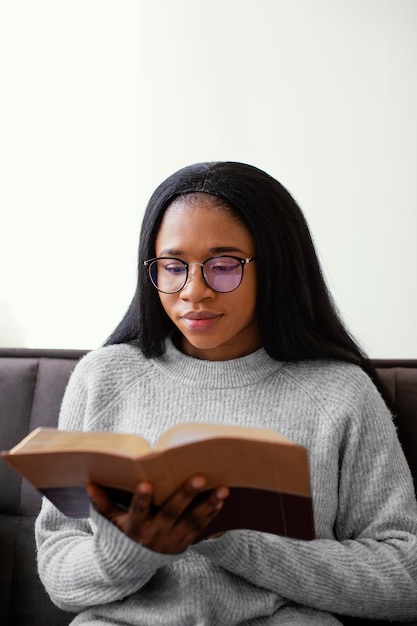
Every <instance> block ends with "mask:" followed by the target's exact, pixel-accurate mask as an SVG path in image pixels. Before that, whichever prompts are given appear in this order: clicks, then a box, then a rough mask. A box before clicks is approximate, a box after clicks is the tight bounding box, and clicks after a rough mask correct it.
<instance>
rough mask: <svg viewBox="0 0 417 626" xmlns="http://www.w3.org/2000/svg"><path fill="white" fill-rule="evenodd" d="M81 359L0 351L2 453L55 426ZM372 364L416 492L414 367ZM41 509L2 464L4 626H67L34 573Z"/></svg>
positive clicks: (63, 353) (67, 353)
mask: <svg viewBox="0 0 417 626" xmlns="http://www.w3.org/2000/svg"><path fill="white" fill-rule="evenodd" d="M83 354H84V352H83V351H76V350H30V349H6V348H4V349H0V448H1V449H2V450H7V449H9V448H11V447H13V446H14V445H15V444H16V443H17V442H18V441H20V440H21V439H22V438H23V437H24V436H25V435H26V434H27V433H28V432H30V431H32V430H33V429H34V428H36V427H37V426H56V423H57V418H58V412H59V406H60V403H61V399H62V395H63V393H64V389H65V386H66V384H67V381H68V378H69V375H70V373H71V371H72V370H73V368H74V366H75V364H76V362H77V361H78V359H79V358H80V357H81V356H82V355H83ZM374 364H375V365H376V366H377V368H378V374H379V376H380V379H381V380H382V381H383V383H384V385H385V388H386V390H387V392H388V393H389V395H390V396H391V398H392V401H393V404H394V406H395V412H396V414H397V417H396V419H397V423H398V433H399V436H400V439H401V441H402V443H403V446H404V450H405V453H406V455H407V458H408V461H409V463H410V467H411V470H412V472H413V475H414V478H415V481H416V484H417V360H415V361H374ZM39 505H40V497H39V495H38V493H37V492H36V491H35V490H34V489H33V488H32V487H31V486H30V485H29V484H28V483H27V482H26V481H24V480H21V479H20V477H19V476H18V475H17V474H15V473H14V472H13V471H12V470H11V469H9V467H8V466H6V464H5V463H4V462H0V624H1V625H2V626H61V625H63V624H68V623H69V622H70V621H71V619H72V616H71V615H70V614H68V613H63V612H62V611H60V610H58V609H57V608H56V607H54V606H53V605H52V603H51V602H50V600H49V599H48V597H47V595H46V593H45V591H44V589H43V587H42V585H41V583H40V581H39V579H38V576H37V573H36V559H35V546H34V537H33V524H34V520H35V517H36V515H37V513H38V510H39ZM346 623H349V624H362V625H364V624H365V623H367V622H364V621H360V620H359V621H358V620H348V621H347V622H346ZM370 624H374V626H377V624H381V625H382V624H388V623H387V622H376V621H374V622H370Z"/></svg>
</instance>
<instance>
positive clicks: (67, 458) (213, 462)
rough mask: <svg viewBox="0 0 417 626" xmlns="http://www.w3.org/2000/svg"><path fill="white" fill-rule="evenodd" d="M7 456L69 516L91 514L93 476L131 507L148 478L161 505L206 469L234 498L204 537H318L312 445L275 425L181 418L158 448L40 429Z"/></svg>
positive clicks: (210, 480) (122, 437) (125, 438)
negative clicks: (242, 532) (249, 533)
mask: <svg viewBox="0 0 417 626" xmlns="http://www.w3.org/2000/svg"><path fill="white" fill-rule="evenodd" d="M2 458H3V459H4V460H5V461H6V463H8V464H9V465H10V466H11V467H12V468H13V469H14V470H16V471H17V472H18V473H19V474H21V475H22V476H23V477H24V478H25V479H27V480H28V481H29V482H30V483H31V484H32V485H33V486H34V487H36V488H37V489H38V490H39V491H40V492H41V493H42V494H43V495H45V496H46V497H47V498H48V499H49V500H50V501H51V502H52V503H53V504H54V505H55V506H56V507H57V508H58V509H59V510H60V511H61V512H62V513H64V514H65V515H67V516H71V517H87V516H88V515H89V507H90V500H89V497H88V494H87V492H86V490H85V486H86V485H87V484H88V483H89V482H94V483H97V484H98V485H100V486H102V487H103V488H105V490H106V491H107V493H108V495H109V497H110V498H111V499H112V500H113V501H114V502H115V503H117V504H118V505H119V506H121V507H126V508H127V507H128V506H129V502H130V499H131V497H132V492H133V491H134V490H135V488H136V485H137V484H138V482H140V481H142V480H149V481H151V482H152V483H153V484H154V501H155V505H156V506H160V505H161V504H162V503H163V502H164V501H165V499H166V498H167V497H169V496H170V495H171V494H172V493H173V492H174V491H176V490H177V489H178V488H179V486H180V485H181V484H182V483H183V482H184V481H185V480H187V479H188V478H190V477H191V476H194V475H196V474H203V475H204V476H205V477H206V479H207V489H208V490H210V489H214V488H215V487H218V486H220V485H227V486H228V487H229V488H230V496H229V497H228V498H227V499H226V500H225V502H224V505H223V508H222V510H221V511H220V513H219V514H218V515H217V517H216V518H215V519H214V520H213V521H212V522H211V523H210V524H209V526H208V527H207V528H206V529H205V530H204V532H203V533H202V535H201V536H200V537H199V540H200V539H203V538H204V537H207V536H210V535H212V534H215V533H217V532H221V531H225V530H230V529H238V528H246V529H252V530H258V531H262V532H269V533H274V534H278V535H284V536H287V537H292V538H297V539H306V540H308V539H313V538H314V524H313V509H312V500H311V493H310V476H309V466H308V454H307V450H306V449H305V448H304V447H302V446H300V445H297V444H295V443H293V442H292V441H290V440H289V439H287V438H286V437H284V436H282V435H280V434H279V433H277V432H275V431H273V430H267V429H261V428H245V427H239V426H227V425H217V424H194V423H182V424H178V425H176V426H174V427H173V428H170V429H169V430H168V431H166V432H165V433H164V434H163V435H162V436H161V438H160V439H159V441H158V443H157V445H156V447H155V448H152V447H151V446H150V445H149V443H148V442H147V441H146V440H145V439H144V438H142V437H139V436H138V435H126V434H119V433H109V432H96V431H86V432H78V431H62V430H57V429H54V428H37V429H36V430H34V431H33V432H32V433H30V434H29V435H28V436H27V437H25V438H24V439H23V440H22V441H21V442H20V443H18V444H17V445H16V446H15V447H14V448H12V449H11V450H9V451H8V452H2Z"/></svg>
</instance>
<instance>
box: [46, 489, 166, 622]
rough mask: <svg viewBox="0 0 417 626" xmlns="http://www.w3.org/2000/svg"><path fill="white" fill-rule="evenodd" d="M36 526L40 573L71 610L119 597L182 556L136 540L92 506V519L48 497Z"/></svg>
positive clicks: (54, 596)
mask: <svg viewBox="0 0 417 626" xmlns="http://www.w3.org/2000/svg"><path fill="white" fill-rule="evenodd" d="M35 532H36V541H37V546H38V569H39V575H40V578H41V580H42V582H43V584H44V586H45V588H46V590H47V591H48V593H49V595H50V597H51V599H52V601H53V602H54V603H55V604H56V605H57V606H59V607H60V608H62V609H64V610H67V611H73V612H79V611H81V610H83V609H85V608H87V607H88V606H92V605H97V604H106V603H108V602H112V601H115V600H121V599H122V598H124V597H126V596H127V595H130V594H132V593H133V592H135V591H137V590H138V589H140V588H141V587H142V586H143V585H145V584H146V583H147V581H148V580H149V579H150V578H151V577H152V576H153V574H154V573H155V571H156V570H157V569H158V568H159V567H162V566H164V565H168V564H170V563H172V562H173V561H174V560H175V559H176V558H178V556H175V555H168V554H158V553H156V552H152V551H150V550H148V549H147V548H144V547H143V546H141V545H140V544H138V543H137V542H135V541H132V540H131V539H129V538H128V537H127V536H126V535H125V534H124V533H122V532H121V531H120V530H119V529H118V528H117V527H116V526H115V525H114V524H112V523H111V522H109V521H108V520H107V519H105V518H104V517H103V516H101V515H100V514H99V513H97V512H96V511H95V510H94V509H93V508H92V509H91V518H90V520H75V519H71V518H68V517H65V516H64V515H62V514H61V513H60V512H59V511H58V510H57V509H56V508H55V507H54V506H53V505H52V504H50V503H49V502H47V501H44V503H43V506H42V510H41V513H40V515H39V517H38V519H37V521H36V527H35Z"/></svg>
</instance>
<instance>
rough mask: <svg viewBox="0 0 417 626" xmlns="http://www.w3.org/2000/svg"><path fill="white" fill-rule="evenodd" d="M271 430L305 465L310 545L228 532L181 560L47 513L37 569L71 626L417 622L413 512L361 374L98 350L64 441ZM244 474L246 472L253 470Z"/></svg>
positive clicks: (95, 517)
mask: <svg viewBox="0 0 417 626" xmlns="http://www.w3.org/2000/svg"><path fill="white" fill-rule="evenodd" d="M184 421H191V422H216V423H227V424H236V425H240V426H253V427H266V428H273V429H276V430H278V431H279V432H281V433H282V434H283V435H285V436H287V437H289V438H290V439H292V440H293V441H295V442H297V443H299V444H302V445H304V446H306V447H307V448H308V450H309V462H310V469H311V481H312V484H311V487H312V494H313V502H314V519H315V528H316V534H317V539H316V540H314V541H311V542H303V541H297V540H291V539H287V538H283V537H278V536H275V535H269V534H263V533H257V532H253V531H246V530H239V531H230V532H227V533H225V534H224V535H223V536H221V537H219V538H216V539H209V540H206V541H202V542H200V543H198V544H196V545H194V546H192V547H190V548H189V549H188V550H187V551H186V552H184V553H182V554H180V555H174V556H172V555H165V554H157V553H155V552H152V551H151V550H148V549H146V548H144V547H143V546H141V545H139V544H137V543H135V542H134V541H132V540H131V539H129V538H128V537H126V536H125V535H124V534H123V533H122V532H121V531H119V530H118V529H117V528H116V527H115V526H114V525H113V524H111V523H110V522H109V521H107V520H106V519H105V518H103V517H102V516H100V515H99V514H98V513H97V512H95V511H94V510H91V517H90V519H87V520H75V519H70V518H66V517H65V516H63V515H62V514H61V513H59V512H58V511H57V510H56V509H55V507H53V506H52V505H51V504H50V503H49V502H48V501H46V500H45V501H44V503H43V506H42V510H41V513H40V515H39V518H38V520H37V523H36V539H37V545H38V565H39V573H40V576H41V579H42V581H43V583H44V585H45V587H46V589H47V591H48V593H49V594H50V596H51V598H52V600H53V601H54V602H55V603H56V604H57V605H58V606H60V607H61V608H63V609H65V610H67V611H70V612H73V613H77V614H78V615H77V617H76V618H75V619H74V621H73V622H72V624H73V625H76V624H77V625H80V624H83V625H86V624H94V625H95V626H99V625H101V624H103V625H104V624H123V625H137V626H139V625H140V626H159V625H161V626H166V625H178V626H216V625H219V626H220V625H221V626H225V625H226V626H234V625H237V624H239V625H240V626H244V625H245V624H248V625H253V626H261V625H262V626H269V625H271V624H300V625H301V624H321V625H325V624H337V623H339V621H338V619H337V618H336V617H333V616H332V614H336V615H337V614H348V615H355V616H361V617H371V618H380V619H391V620H393V619H397V620H407V619H408V620H412V619H417V558H416V557H417V505H416V501H415V496H414V491H413V485H412V479H411V476H410V472H409V470H408V467H407V464H406V461H405V458H404V455H403V452H402V450H401V448H400V444H399V442H398V438H397V436H396V432H395V428H394V426H393V422H392V419H391V416H390V414H389V411H388V410H387V408H386V406H385V404H384V403H383V401H382V399H381V397H380V395H379V393H378V392H377V390H376V389H375V387H374V385H373V384H372V382H371V381H370V380H369V378H368V377H367V375H366V374H365V373H364V372H363V371H362V370H361V369H360V368H359V367H357V366H354V365H349V364H344V363H338V362H332V361H314V362H313V361H304V362H300V363H280V362H277V361H274V360H273V359H271V358H270V357H269V356H268V355H267V354H266V353H265V351H264V350H263V349H260V350H258V351H256V352H255V353H253V354H250V355H248V356H246V357H243V358H239V359H235V360H231V361H221V362H213V361H204V360H198V359H195V358H192V357H188V356H186V355H184V354H182V353H181V352H179V351H178V350H177V349H176V348H175V347H174V345H173V344H172V342H171V341H168V342H167V350H166V353H165V354H164V355H163V356H162V357H160V358H157V359H145V358H144V357H143V355H142V353H141V352H140V350H139V349H138V348H137V347H136V346H134V345H117V346H109V347H105V348H100V349H98V350H96V351H93V352H91V353H90V354H88V355H87V356H86V357H85V358H84V359H83V360H82V361H81V362H80V363H79V364H78V366H77V368H76V369H75V371H74V374H73V375H72V377H71V380H70V382H69V385H68V388H67V391H66V394H65V397H64V400H63V404H62V409H61V415H60V428H62V429H66V430H105V431H116V432H125V433H136V434H140V435H142V436H144V437H145V438H146V439H148V441H150V442H151V443H152V444H155V442H156V441H157V439H158V437H159V436H160V435H161V434H162V432H164V431H165V430H166V429H168V428H169V427H170V426H173V425H174V424H177V423H178V422H184ZM248 463H250V459H248Z"/></svg>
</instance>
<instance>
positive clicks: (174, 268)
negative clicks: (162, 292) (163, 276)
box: [164, 265, 185, 274]
mask: <svg viewBox="0 0 417 626" xmlns="http://www.w3.org/2000/svg"><path fill="white" fill-rule="evenodd" d="M164 269H165V271H167V272H169V273H170V274H181V272H185V267H184V265H165V268H164Z"/></svg>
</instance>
